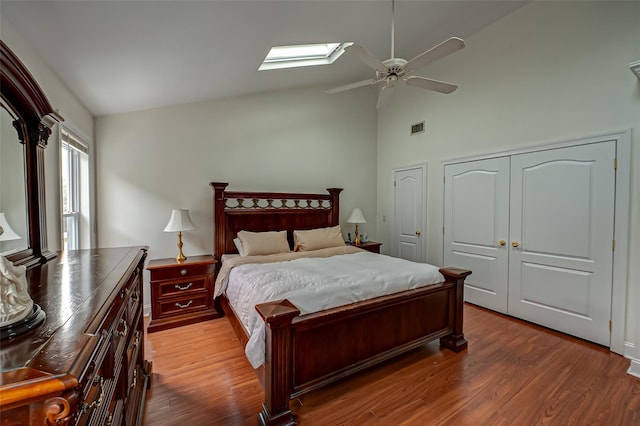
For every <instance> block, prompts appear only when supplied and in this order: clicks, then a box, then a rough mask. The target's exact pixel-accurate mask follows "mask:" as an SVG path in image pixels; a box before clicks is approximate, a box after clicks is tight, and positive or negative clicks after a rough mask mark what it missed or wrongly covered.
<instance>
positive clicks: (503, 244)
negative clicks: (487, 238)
mask: <svg viewBox="0 0 640 426" xmlns="http://www.w3.org/2000/svg"><path fill="white" fill-rule="evenodd" d="M498 244H500V245H501V246H502V247H504V246H506V245H507V242H506V241H505V240H500V242H499V243H498Z"/></svg>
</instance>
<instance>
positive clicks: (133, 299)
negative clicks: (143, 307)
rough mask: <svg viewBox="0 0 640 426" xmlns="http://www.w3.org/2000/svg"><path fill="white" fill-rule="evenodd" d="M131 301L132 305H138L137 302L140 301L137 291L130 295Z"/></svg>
mask: <svg viewBox="0 0 640 426" xmlns="http://www.w3.org/2000/svg"><path fill="white" fill-rule="evenodd" d="M131 300H132V301H133V303H138V300H140V295H139V294H138V292H137V291H136V292H135V293H133V294H132V295H131Z"/></svg>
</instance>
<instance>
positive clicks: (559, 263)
mask: <svg viewBox="0 0 640 426" xmlns="http://www.w3.org/2000/svg"><path fill="white" fill-rule="evenodd" d="M614 158H615V142H613V141H612V142H601V143H597V144H590V145H581V146H575V147H570V148H562V149H553V150H547V151H540V152H535V153H529V154H521V155H514V156H512V159H511V195H510V210H511V215H510V216H511V220H510V239H511V241H510V243H511V244H510V245H509V250H510V253H509V309H508V313H509V314H510V315H513V316H516V317H519V318H523V319H526V320H529V321H532V322H535V323H538V324H541V325H545V326H547V327H550V328H553V329H556V330H560V331H563V332H566V333H569V334H572V335H575V336H578V337H582V338H584V339H587V340H590V341H594V342H596V343H600V344H602V345H606V346H609V340H610V332H609V319H610V317H611V284H612V281H611V277H612V262H613V261H612V259H613V253H612V240H613V218H614V193H615V170H614V168H613V159H614Z"/></svg>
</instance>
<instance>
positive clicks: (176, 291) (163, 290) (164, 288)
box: [158, 276, 209, 297]
mask: <svg viewBox="0 0 640 426" xmlns="http://www.w3.org/2000/svg"><path fill="white" fill-rule="evenodd" d="M208 282H209V280H208V279H207V277H206V276H202V277H195V278H190V279H188V280H181V281H166V282H161V283H158V297H170V296H177V295H181V294H186V293H193V292H194V291H195V292H198V291H202V290H207V288H208Z"/></svg>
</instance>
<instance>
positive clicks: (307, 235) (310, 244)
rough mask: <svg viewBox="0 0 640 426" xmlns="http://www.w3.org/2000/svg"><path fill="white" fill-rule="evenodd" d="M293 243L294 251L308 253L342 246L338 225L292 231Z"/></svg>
mask: <svg viewBox="0 0 640 426" xmlns="http://www.w3.org/2000/svg"><path fill="white" fill-rule="evenodd" d="M293 243H294V247H295V251H309V250H320V249H323V248H328V247H340V246H343V245H344V239H343V237H342V231H341V230H340V225H336V226H332V227H329V228H317V229H309V230H306V231H293Z"/></svg>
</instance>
